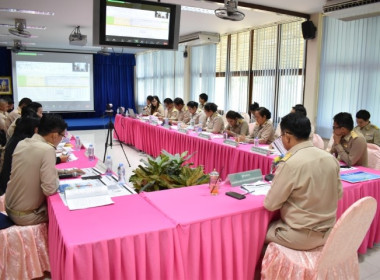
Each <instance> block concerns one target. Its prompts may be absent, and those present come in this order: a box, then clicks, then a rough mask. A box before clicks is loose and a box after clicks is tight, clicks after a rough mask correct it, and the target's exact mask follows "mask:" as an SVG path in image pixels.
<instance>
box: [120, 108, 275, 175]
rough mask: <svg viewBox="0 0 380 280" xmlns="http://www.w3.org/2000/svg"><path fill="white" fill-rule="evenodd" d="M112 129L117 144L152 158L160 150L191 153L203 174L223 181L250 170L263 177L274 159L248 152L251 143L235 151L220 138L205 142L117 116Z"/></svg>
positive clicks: (194, 135)
mask: <svg viewBox="0 0 380 280" xmlns="http://www.w3.org/2000/svg"><path fill="white" fill-rule="evenodd" d="M115 130H116V132H117V134H118V136H119V138H120V139H119V140H120V141H122V142H124V143H126V144H129V145H133V146H135V147H136V148H137V149H139V150H142V151H144V152H146V153H147V154H149V155H151V156H154V157H156V156H158V155H159V154H160V153H161V150H163V149H164V150H166V151H168V152H169V153H172V154H175V153H182V152H184V151H188V152H189V154H193V153H194V155H193V157H192V158H191V159H190V161H192V162H194V165H195V166H198V165H203V166H204V170H205V172H206V173H209V172H211V171H212V170H214V168H215V169H216V170H217V171H219V172H220V173H221V178H222V179H225V178H226V177H227V175H228V174H231V173H237V172H243V171H247V170H252V169H261V171H262V173H263V174H267V173H269V172H270V166H271V164H272V161H273V157H274V156H266V155H261V154H257V153H253V152H251V147H252V145H250V144H248V145H240V146H239V147H237V148H235V147H232V146H228V145H225V144H223V139H213V140H207V139H203V138H200V137H198V135H197V134H196V133H193V132H191V133H189V134H183V133H180V132H178V131H175V130H169V129H165V128H163V127H162V126H153V125H151V124H149V123H145V122H143V121H141V120H139V119H132V118H129V117H123V116H121V115H119V114H118V115H116V117H115ZM114 136H116V135H114ZM263 146H265V145H263Z"/></svg>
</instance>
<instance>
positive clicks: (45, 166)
mask: <svg viewBox="0 0 380 280" xmlns="http://www.w3.org/2000/svg"><path fill="white" fill-rule="evenodd" d="M66 128H67V124H66V123H65V121H64V120H63V119H62V118H61V117H60V116H58V115H44V116H43V117H42V119H41V121H40V125H39V126H38V134H34V135H33V137H32V138H26V139H25V140H22V141H20V142H19V143H18V145H17V147H16V149H15V151H14V152H13V159H12V171H11V176H10V180H9V181H8V187H7V190H6V193H5V204H6V211H7V213H8V216H9V217H10V218H11V219H12V221H13V222H14V223H15V224H17V225H34V224H39V223H43V222H46V221H47V220H48V213H47V208H46V196H49V195H52V194H54V193H56V191H57V188H58V174H57V170H56V168H55V162H56V155H55V147H56V146H57V145H58V144H59V142H61V140H62V137H63V136H64V135H65V130H66Z"/></svg>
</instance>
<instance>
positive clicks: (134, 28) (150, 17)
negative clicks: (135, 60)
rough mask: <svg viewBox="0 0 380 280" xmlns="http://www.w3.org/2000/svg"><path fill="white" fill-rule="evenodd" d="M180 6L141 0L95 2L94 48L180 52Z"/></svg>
mask: <svg viewBox="0 0 380 280" xmlns="http://www.w3.org/2000/svg"><path fill="white" fill-rule="evenodd" d="M180 19H181V6H180V5H175V4H167V3H160V2H149V1H139V0H95V1H94V27H93V28H94V31H93V38H94V42H93V43H94V45H96V44H99V45H101V46H120V47H123V46H124V47H125V46H129V47H142V48H158V49H170V50H176V49H178V39H179V23H180Z"/></svg>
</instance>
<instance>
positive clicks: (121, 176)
mask: <svg viewBox="0 0 380 280" xmlns="http://www.w3.org/2000/svg"><path fill="white" fill-rule="evenodd" d="M117 178H118V179H117V181H118V182H119V183H121V184H124V183H125V168H124V164H122V163H119V166H118V167H117Z"/></svg>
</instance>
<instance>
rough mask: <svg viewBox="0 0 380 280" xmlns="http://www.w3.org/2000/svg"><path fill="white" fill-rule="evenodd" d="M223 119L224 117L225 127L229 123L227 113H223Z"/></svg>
mask: <svg viewBox="0 0 380 280" xmlns="http://www.w3.org/2000/svg"><path fill="white" fill-rule="evenodd" d="M222 119H223V122H224V128H225V127H226V126H227V125H228V121H227V118H226V114H224V115H222Z"/></svg>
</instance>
